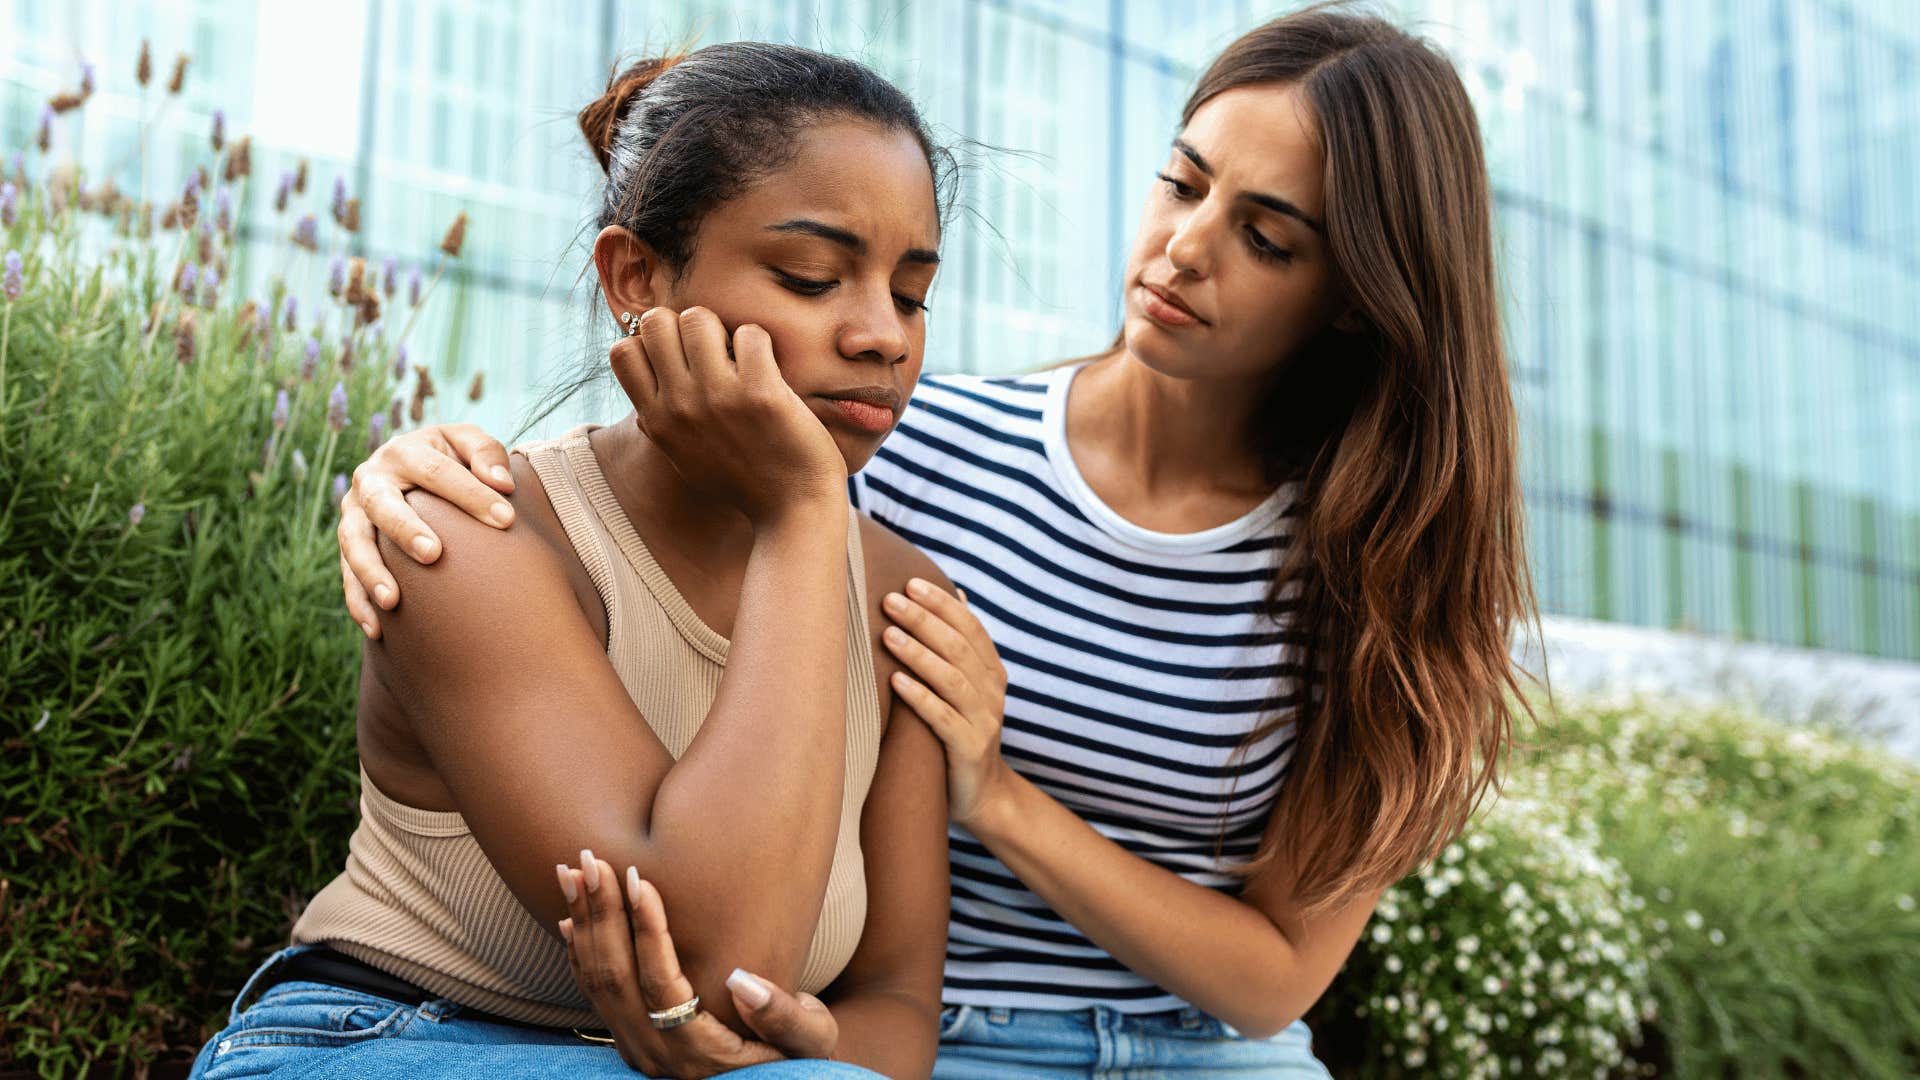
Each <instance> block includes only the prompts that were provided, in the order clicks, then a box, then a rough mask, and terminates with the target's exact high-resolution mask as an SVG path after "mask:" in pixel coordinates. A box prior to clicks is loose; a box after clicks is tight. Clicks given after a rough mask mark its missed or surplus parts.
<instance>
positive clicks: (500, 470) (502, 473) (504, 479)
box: [488, 465, 513, 484]
mask: <svg viewBox="0 0 1920 1080" xmlns="http://www.w3.org/2000/svg"><path fill="white" fill-rule="evenodd" d="M488 475H490V476H492V477H493V478H494V480H495V481H496V482H498V483H502V484H511V483H513V474H512V473H511V472H508V471H507V467H506V466H505V465H495V466H494V467H493V472H491V473H489V474H488Z"/></svg>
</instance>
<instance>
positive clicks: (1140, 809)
mask: <svg viewBox="0 0 1920 1080" xmlns="http://www.w3.org/2000/svg"><path fill="white" fill-rule="evenodd" d="M1078 370H1079V369H1078V368H1077V367H1073V368H1058V369H1054V370H1051V371H1046V372H1041V373H1038V374H1034V375H1027V376H1020V377H1016V378H988V377H982V376H969V375H940V376H932V377H928V378H926V379H923V380H922V381H921V383H920V385H919V388H918V389H917V390H916V391H915V392H914V395H913V398H912V401H911V404H910V405H909V407H908V409H907V411H906V415H905V416H904V417H903V418H902V420H901V423H900V426H899V428H898V429H897V430H896V431H895V432H894V434H893V435H892V436H891V437H890V438H888V440H887V441H886V443H885V444H884V445H883V446H882V447H881V449H880V452H879V454H878V455H877V456H876V457H875V458H874V460H873V461H872V462H871V463H870V464H869V465H868V466H867V467H866V469H864V470H862V471H861V472H860V473H858V474H856V475H855V477H854V480H853V499H854V502H855V504H856V505H857V506H859V507H860V508H861V509H863V510H865V511H866V512H867V513H869V514H871V515H873V516H874V517H875V518H877V519H878V520H880V521H882V522H884V523H886V524H887V525H888V526H890V527H891V528H893V529H894V530H895V531H896V532H898V533H900V534H901V535H902V536H904V537H906V538H907V539H908V540H910V541H912V542H913V543H914V544H915V545H917V546H918V547H919V548H920V550H922V551H924V552H926V553H927V554H928V555H929V556H930V557H932V559H933V560H934V562H936V563H938V564H939V566H940V569H942V570H944V571H945V572H946V574H947V576H948V577H950V578H952V579H953V581H954V583H955V584H957V585H959V586H960V587H961V588H962V589H964V590H966V593H967V598H968V600H969V602H970V604H971V606H972V608H973V610H974V612H975V613H976V614H977V615H978V616H979V617H980V619H981V621H982V622H983V623H985V624H986V627H987V629H988V631H989V632H991V633H992V635H993V640H994V643H995V645H996V646H997V647H998V648H999V650H1000V658H1001V660H1002V661H1003V662H1004V663H1005V665H1006V668H1007V676H1008V682H1009V686H1008V689H1007V705H1006V726H1005V729H1004V732H1003V735H1002V740H1001V741H1002V752H1003V753H1004V755H1005V757H1006V760H1007V763H1008V764H1009V765H1011V766H1012V767H1013V768H1014V769H1015V770H1017V771H1019V772H1020V773H1021V774H1022V775H1023V776H1025V777H1026V778H1027V779H1029V780H1031V781H1033V782H1034V783H1035V784H1037V785H1038V786H1039V787H1040V788H1041V789H1043V790H1044V791H1046V792H1047V793H1048V794H1050V795H1052V796H1053V797H1054V798H1056V799H1058V800H1060V801H1061V802H1062V803H1064V804H1065V805H1066V806H1067V807H1069V808H1070V809H1072V810H1073V811H1074V812H1075V813H1076V814H1078V815H1080V817H1082V818H1084V819H1085V820H1086V821H1087V822H1088V823H1089V824H1091V825H1092V826H1093V828H1095V829H1096V830H1098V831H1099V832H1100V833H1101V834H1102V835H1104V836H1106V837H1108V838H1109V839H1111V840H1113V841H1115V842H1116V843H1119V844H1120V845H1121V846H1123V847H1125V848H1126V849H1127V850H1128V851H1130V852H1132V853H1134V854H1135V855H1138V856H1140V857H1142V858H1145V859H1147V860H1149V861H1151V862H1153V863H1155V864H1157V865H1159V866H1161V867H1164V868H1166V869H1168V870H1171V871H1173V872H1175V873H1177V874H1179V875H1180V876H1181V877H1184V878H1186V879H1187V880H1189V881H1192V882H1195V883H1197V884H1200V885H1203V886H1206V887H1208V888H1213V889H1218V890H1221V891H1223V892H1227V893H1229V894H1234V893H1237V891H1238V887H1239V881H1238V879H1236V878H1233V877H1231V876H1229V875H1227V874H1224V873H1222V872H1220V866H1219V863H1218V862H1217V861H1216V859H1215V850H1216V844H1217V843H1219V841H1220V840H1221V838H1222V832H1221V824H1222V815H1223V813H1224V815H1225V823H1226V830H1225V833H1224V844H1223V845H1222V846H1221V847H1220V848H1219V850H1220V851H1221V853H1222V855H1223V856H1224V858H1225V859H1227V860H1229V861H1244V860H1245V859H1247V858H1250V857H1251V856H1252V855H1253V854H1254V852H1255V850H1256V849H1257V848H1258V846H1259V842H1260V835H1261V832H1262V830H1263V829H1264V828H1265V826H1266V823H1267V818H1268V815H1269V812H1270V811H1271V809H1272V806H1273V800H1274V797H1275V795H1276V794H1277V793H1278V790H1279V786H1280V782H1281V780H1282V779H1283V777H1284V776H1285V774H1286V770H1287V764H1288V761H1289V759H1290V757H1291V750H1292V745H1293V738H1292V734H1293V732H1292V727H1291V726H1290V725H1288V726H1282V727H1281V728H1279V729H1278V730H1276V731H1274V732H1273V733H1272V734H1271V735H1269V736H1266V737H1264V738H1263V739H1262V740H1261V741H1260V742H1258V743H1255V744H1254V745H1253V746H1252V747H1251V749H1250V751H1246V752H1240V751H1239V748H1240V746H1241V743H1242V742H1243V740H1244V739H1245V737H1246V736H1247V734H1248V733H1250V732H1251V731H1252V730H1253V729H1254V728H1255V727H1257V726H1258V725H1259V724H1260V722H1261V721H1263V720H1266V719H1269V718H1271V717H1273V716H1274V715H1275V714H1276V713H1277V712H1281V711H1284V710H1288V709H1290V708H1291V707H1292V706H1293V705H1294V704H1295V703H1296V701H1297V696H1298V694H1299V686H1300V681H1299V679H1298V674H1299V670H1298V668H1297V667H1295V666H1293V663H1292V661H1293V660H1295V659H1296V658H1297V652H1296V648H1295V646H1296V644H1297V642H1296V639H1295V637H1294V635H1292V634H1290V633H1288V631H1287V628H1286V626H1285V625H1284V622H1283V623H1281V624H1276V623H1275V621H1274V620H1273V619H1272V618H1270V617H1268V616H1266V615H1264V614H1263V612H1264V611H1265V610H1266V605H1265V599H1266V593H1267V589H1268V587H1269V582H1270V581H1271V579H1272V576H1273V572H1274V568H1275V564H1276V560H1277V559H1278V558H1279V557H1280V555H1281V554H1282V552H1283V550H1284V548H1285V545H1286V541H1287V535H1288V532H1289V528H1290V526H1291V524H1292V517H1293V511H1294V504H1293V499H1294V496H1295V495H1296V493H1297V488H1296V487H1295V486H1294V485H1287V486H1283V487H1281V488H1280V489H1279V490H1277V491H1276V492H1275V493H1274V495H1273V496H1272V497H1271V498H1270V499H1268V500H1267V501H1266V502H1265V503H1263V504H1262V505H1261V506H1260V507H1258V508H1257V509H1255V510H1254V511H1252V512H1251V513H1249V514H1247V515H1246V516H1245V517H1242V518H1240V519H1239V520H1237V521H1233V522H1230V523H1228V524H1226V525H1222V526H1220V527H1218V528H1214V529H1209V530H1207V531H1205V532H1200V533H1188V534H1168V533H1156V532H1152V531H1149V530H1146V529H1142V528H1140V527H1139V526H1137V525H1134V524H1133V523H1131V522H1129V521H1127V520H1126V519H1124V518H1122V517H1120V516H1119V515H1118V514H1116V513H1114V512H1113V511H1112V510H1111V509H1109V508H1108V507H1107V506H1106V505H1105V504H1104V503H1102V502H1101V501H1100V499H1099V498H1098V497H1097V496H1096V495H1095V494H1094V493H1093V491H1092V489H1091V488H1089V487H1088V486H1087V484H1086V482H1085V480H1084V479H1082V477H1081V475H1080V472H1079V470H1078V469H1077V468H1075V466H1074V464H1073V460H1072V456H1071V455H1070V454H1069V452H1068V450H1067V445H1066V418H1065V413H1066V408H1065V406H1066V391H1067V387H1068V384H1069V383H1070V382H1071V381H1072V378H1073V376H1074V374H1075V373H1076V372H1077V371H1078ZM1283 619H1284V615H1283ZM950 839H951V842H952V870H953V904H952V911H951V918H950V922H949V926H948V937H947V962H946V984H945V988H944V990H943V992H942V998H943V999H944V1000H945V1001H946V1002H947V1003H949V1004H972V1005H985V1006H995V1005H998V1006H1007V1007H1014V1008H1040V1009H1080V1008H1087V1007H1089V1006H1092V1005H1105V1006H1108V1007H1110V1008H1113V1009H1116V1010H1120V1011H1122V1012H1133V1013H1142V1012H1157V1011H1161V1010H1166V1009H1177V1008H1180V1007H1182V1006H1184V1005H1185V1004H1186V1002H1184V1001H1182V1000H1181V999H1180V998H1178V997H1176V996H1174V995H1173V994H1171V993H1169V992H1168V991H1166V990H1163V989H1161V988H1160V987H1158V986H1156V985H1154V984H1153V983H1151V982H1149V981H1147V980H1146V979H1144V978H1142V977H1140V976H1138V975H1136V974H1134V973H1133V972H1132V971H1130V970H1128V969H1127V968H1126V967H1124V966H1122V965H1121V964H1120V962H1119V961H1117V960H1115V959H1114V958H1113V957H1112V956H1110V955H1108V954H1107V953H1106V951H1105V950H1103V949H1101V948H1099V947H1098V946H1095V945H1093V944H1092V943H1090V942H1089V941H1088V940H1087V939H1086V938H1085V937H1084V936H1083V935H1081V934H1080V933H1079V932H1078V931H1076V930H1075V929H1074V928H1073V927H1072V926H1071V925H1069V924H1068V923H1067V922H1066V921H1064V920H1063V919H1061V918H1060V917H1059V916H1058V915H1056V914H1054V912H1053V911H1052V909H1051V908H1049V907H1048V906H1047V904H1046V903H1044V902H1043V901H1041V900H1040V898H1038V897H1037V896H1035V895H1034V894H1033V893H1031V892H1029V891H1028V890H1027V889H1026V888H1025V887H1024V886H1023V885H1021V883H1020V881H1019V880H1018V879H1017V878H1015V877H1014V876H1013V874H1012V873H1010V872H1009V871H1008V870H1007V868H1006V867H1005V866H1003V865H1001V863H1000V861H999V860H998V859H995V858H994V857H993V856H992V855H991V854H989V853H988V851H987V849H986V848H985V847H984V846H983V845H981V844H980V843H979V842H978V841H976V840H975V839H974V838H973V837H972V836H970V835H969V834H967V833H966V832H965V831H964V830H962V829H960V828H959V827H957V826H956V827H953V828H952V829H951V830H950Z"/></svg>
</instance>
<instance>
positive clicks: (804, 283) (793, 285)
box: [767, 266, 840, 296]
mask: <svg viewBox="0 0 1920 1080" xmlns="http://www.w3.org/2000/svg"><path fill="white" fill-rule="evenodd" d="M767 269H769V270H772V271H773V276H774V278H775V279H776V280H778V281H779V282H780V284H781V285H782V286H784V287H786V288H788V289H791V290H793V291H794V292H797V293H799V294H800V295H801V296H821V295H824V294H825V293H826V292H827V291H828V290H830V289H832V288H833V287H834V286H835V285H838V284H840V283H839V282H837V281H815V280H814V279H812V278H803V277H800V276H798V275H796V274H789V273H787V272H786V271H785V270H782V269H780V268H779V267H777V266H770V267H768V268H767Z"/></svg>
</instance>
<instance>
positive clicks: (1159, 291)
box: [1140, 281, 1207, 325]
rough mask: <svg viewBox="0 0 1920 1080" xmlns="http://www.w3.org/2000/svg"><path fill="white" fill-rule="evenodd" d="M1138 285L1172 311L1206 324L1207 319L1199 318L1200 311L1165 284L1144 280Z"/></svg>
mask: <svg viewBox="0 0 1920 1080" xmlns="http://www.w3.org/2000/svg"><path fill="white" fill-rule="evenodd" d="M1140 287H1141V288H1143V289H1145V290H1146V291H1147V292H1148V293H1150V294H1151V295H1152V296H1153V298H1154V299H1155V300H1158V301H1159V302H1160V303H1162V304H1164V305H1165V306H1167V307H1170V308H1172V309H1173V310H1174V311H1176V312H1179V313H1180V314H1181V315H1185V316H1186V317H1187V318H1189V319H1191V320H1193V321H1194V322H1197V323H1200V324H1201V325H1206V322H1207V320H1205V319H1203V318H1201V317H1200V313H1199V312H1197V311H1195V310H1193V308H1192V307H1190V306H1189V305H1188V304H1187V302H1186V301H1185V300H1182V299H1180V297H1179V295H1178V294H1177V293H1175V292H1174V291H1173V290H1171V289H1168V288H1166V287H1165V286H1161V285H1153V284H1150V283H1148V282H1145V281H1143V282H1141V283H1140Z"/></svg>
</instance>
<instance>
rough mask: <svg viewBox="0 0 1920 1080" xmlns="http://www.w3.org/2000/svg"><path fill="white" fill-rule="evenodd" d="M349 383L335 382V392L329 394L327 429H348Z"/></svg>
mask: <svg viewBox="0 0 1920 1080" xmlns="http://www.w3.org/2000/svg"><path fill="white" fill-rule="evenodd" d="M348 419H349V418H348V416H347V384H346V383H343V382H337V383H334V384H333V393H331V394H328V395H327V429H328V430H329V431H345V430H346V429H347V420H348Z"/></svg>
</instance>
